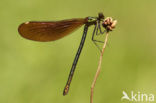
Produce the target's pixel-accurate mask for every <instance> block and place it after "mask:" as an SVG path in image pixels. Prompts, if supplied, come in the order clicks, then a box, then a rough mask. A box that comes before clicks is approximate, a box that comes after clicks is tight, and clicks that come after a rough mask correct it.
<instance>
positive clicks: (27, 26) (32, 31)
mask: <svg viewBox="0 0 156 103" xmlns="http://www.w3.org/2000/svg"><path fill="white" fill-rule="evenodd" d="M86 22H87V21H86V19H81V18H78V19H70V20H62V21H54V22H36V21H32V22H26V23H23V24H21V25H20V26H19V28H18V32H19V33H20V35H21V36H22V37H24V38H27V39H30V40H35V41H43V42H45V41H54V40H57V39H60V38H62V37H64V36H66V35H68V34H70V33H71V32H73V31H74V30H76V29H77V28H79V27H81V26H82V25H83V24H85V23H86Z"/></svg>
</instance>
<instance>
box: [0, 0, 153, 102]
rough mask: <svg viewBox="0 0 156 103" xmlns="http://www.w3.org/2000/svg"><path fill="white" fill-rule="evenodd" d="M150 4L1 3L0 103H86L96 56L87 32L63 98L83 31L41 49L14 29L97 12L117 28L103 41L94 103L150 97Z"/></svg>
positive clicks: (117, 0) (137, 0)
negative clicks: (113, 21) (124, 95)
mask: <svg viewBox="0 0 156 103" xmlns="http://www.w3.org/2000/svg"><path fill="white" fill-rule="evenodd" d="M155 4H156V1H155V0H148V1H147V0H1V2H0V103H89V97H90V87H91V83H92V81H93V78H94V75H95V72H96V69H97V66H98V61H99V56H100V53H99V51H98V49H97V48H96V47H95V45H94V44H93V42H92V41H91V36H92V35H91V34H92V31H93V26H92V27H90V28H89V31H88V35H87V38H86V42H85V45H84V48H83V51H82V54H81V56H80V59H79V62H78V65H77V68H76V72H75V75H74V78H73V81H72V84H71V88H70V91H69V94H68V95H67V96H63V95H62V92H63V89H64V86H65V84H66V80H67V78H68V74H69V71H70V68H71V65H72V62H73V59H74V57H75V54H76V51H77V48H78V46H79V43H80V39H81V36H82V32H83V27H81V28H80V29H78V30H77V31H75V32H74V33H72V34H71V35H69V36H66V37H65V38H63V39H60V40H57V41H54V42H46V43H43V42H35V41H31V40H26V39H24V38H22V37H21V36H20V35H19V34H18V31H17V28H18V26H19V25H20V24H21V23H22V22H26V21H32V20H36V21H42V20H44V21H45V20H46V21H51V20H52V21H53V20H62V19H70V18H81V17H82V18H83V17H87V16H97V14H98V12H103V13H104V15H105V16H106V17H107V16H111V17H113V18H115V19H117V20H118V24H117V27H116V29H115V30H114V31H113V32H111V33H110V36H109V46H107V48H106V51H105V53H104V57H103V62H102V70H101V74H100V76H99V78H98V80H97V84H96V87H95V92H94V102H95V103H121V102H122V101H121V97H122V91H126V92H127V93H129V94H130V92H131V91H134V92H136V93H137V92H141V93H147V94H155V95H156V82H155V79H156V13H155V10H156V6H155ZM100 38H103V39H104V36H102V37H100ZM126 103H128V101H126ZM142 103H143V102H142ZM153 103H156V101H155V102H153Z"/></svg>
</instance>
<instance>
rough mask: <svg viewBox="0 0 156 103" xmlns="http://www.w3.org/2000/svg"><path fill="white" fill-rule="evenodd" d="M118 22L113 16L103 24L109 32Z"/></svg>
mask: <svg viewBox="0 0 156 103" xmlns="http://www.w3.org/2000/svg"><path fill="white" fill-rule="evenodd" d="M116 24H117V20H113V19H112V17H107V18H106V19H105V20H104V21H103V23H102V26H103V27H104V28H105V29H106V30H107V32H109V31H112V30H113V29H114V28H115V26H116Z"/></svg>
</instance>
